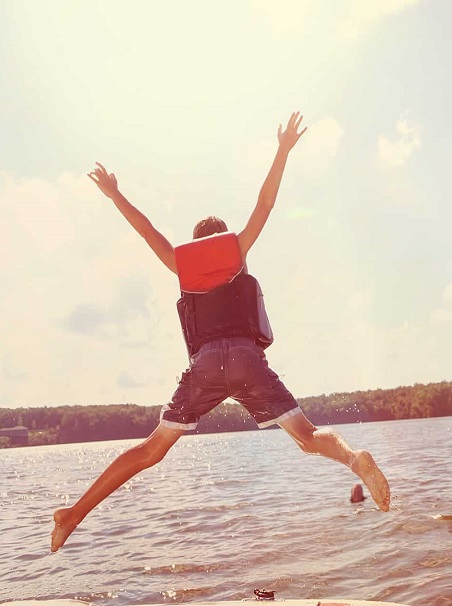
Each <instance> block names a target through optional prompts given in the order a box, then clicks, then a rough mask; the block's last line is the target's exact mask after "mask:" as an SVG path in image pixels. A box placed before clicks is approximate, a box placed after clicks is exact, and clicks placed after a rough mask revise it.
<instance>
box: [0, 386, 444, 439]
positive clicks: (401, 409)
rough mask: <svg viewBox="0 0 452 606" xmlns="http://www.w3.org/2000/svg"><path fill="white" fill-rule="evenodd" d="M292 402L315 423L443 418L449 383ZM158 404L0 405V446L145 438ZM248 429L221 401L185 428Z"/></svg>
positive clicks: (236, 409) (247, 421)
mask: <svg viewBox="0 0 452 606" xmlns="http://www.w3.org/2000/svg"><path fill="white" fill-rule="evenodd" d="M297 401H298V403H299V405H300V406H301V408H302V409H303V411H304V413H305V414H306V416H307V417H308V418H309V419H310V420H311V421H312V423H314V424H316V425H340V424H342V423H366V422H372V421H394V420H400V419H420V418H430V417H445V416H452V382H447V381H443V382H441V383H428V384H426V385H424V384H420V383H416V384H415V385H412V386H407V387H397V388H394V389H375V390H368V391H355V392H351V393H333V394H330V395H328V396H326V395H320V396H311V397H307V398H298V399H297ZM160 409H161V406H160V405H159V406H138V405H136V404H106V405H73V406H68V405H65V406H55V407H47V406H44V407H36V408H34V407H31V408H25V407H24V408H15V409H11V408H2V409H0V448H13V447H24V446H41V445H46V444H48V445H51V444H70V443H80V442H98V441H106V440H127V439H140V438H145V437H146V436H148V435H149V434H150V433H151V432H152V431H153V430H154V429H155V428H156V427H157V425H158V422H159V416H160ZM14 430H16V431H15V432H14ZM253 430H257V426H256V424H255V422H254V420H253V419H252V418H251V417H250V416H249V415H248V413H247V412H246V410H245V409H244V408H243V407H242V406H240V405H237V404H235V403H223V404H220V405H219V406H217V408H215V409H214V410H213V411H212V412H211V413H209V414H208V415H206V416H205V417H202V419H201V420H200V423H199V425H198V429H197V430H196V431H195V432H189V433H191V434H193V433H197V434H207V433H224V432H235V431H253ZM1 434H7V435H1Z"/></svg>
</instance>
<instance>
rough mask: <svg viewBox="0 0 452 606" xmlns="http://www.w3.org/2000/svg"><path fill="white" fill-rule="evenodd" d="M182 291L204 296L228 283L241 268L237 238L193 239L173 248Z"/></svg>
mask: <svg viewBox="0 0 452 606" xmlns="http://www.w3.org/2000/svg"><path fill="white" fill-rule="evenodd" d="M174 252H175V255H176V267H177V275H178V277H179V284H180V289H181V290H182V291H183V292H190V293H205V292H209V291H210V290H212V289H213V288H216V287H217V286H221V285H222V284H228V283H229V282H231V281H232V280H233V279H234V278H235V277H236V276H237V275H238V274H239V273H240V272H241V271H242V269H243V262H242V255H241V253H240V247H239V241H238V238H237V235H236V234H234V233H232V232H223V233H220V234H213V235H212V236H206V237H205V238H197V239H196V240H192V241H191V242H188V243H187V244H181V245H180V246H176V248H175V249H174Z"/></svg>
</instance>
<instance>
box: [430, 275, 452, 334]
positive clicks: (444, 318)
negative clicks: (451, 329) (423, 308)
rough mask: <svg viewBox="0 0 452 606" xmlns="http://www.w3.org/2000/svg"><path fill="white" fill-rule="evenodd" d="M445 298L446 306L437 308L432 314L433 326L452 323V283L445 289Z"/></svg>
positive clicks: (431, 321)
mask: <svg viewBox="0 0 452 606" xmlns="http://www.w3.org/2000/svg"><path fill="white" fill-rule="evenodd" d="M443 300H444V302H445V303H446V307H440V308H438V309H435V310H434V311H433V312H432V313H431V314H430V323H431V324H432V325H433V326H441V325H444V324H452V283H451V284H448V285H447V286H446V288H445V289H444V291H443Z"/></svg>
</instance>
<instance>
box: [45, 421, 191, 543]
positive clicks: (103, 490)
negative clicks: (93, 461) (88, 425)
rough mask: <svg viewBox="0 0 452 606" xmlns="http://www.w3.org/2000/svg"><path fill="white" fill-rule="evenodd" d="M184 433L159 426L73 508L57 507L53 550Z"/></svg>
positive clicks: (164, 453)
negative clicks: (106, 499)
mask: <svg viewBox="0 0 452 606" xmlns="http://www.w3.org/2000/svg"><path fill="white" fill-rule="evenodd" d="M183 433H184V431H183V430H181V429H170V428H168V427H165V426H163V425H159V426H158V427H157V429H155V431H154V432H153V433H152V434H151V435H150V436H149V437H148V438H147V439H146V440H145V441H144V442H142V443H141V444H138V446H135V447H134V448H130V449H129V450H126V452H124V453H122V454H121V455H119V457H117V458H116V459H115V460H114V461H113V463H112V464H111V465H110V466H109V467H107V469H106V470H105V471H104V472H103V473H102V474H101V475H100V476H99V477H98V478H97V480H96V481H95V482H94V484H93V485H92V486H90V488H88V490H87V491H86V492H85V494H84V495H83V496H82V497H81V498H80V499H79V500H78V501H77V502H76V503H75V504H74V505H73V506H72V507H67V508H64V509H57V510H56V511H55V513H54V515H53V519H54V520H55V528H54V530H53V532H52V545H51V550H52V551H58V549H59V548H60V547H62V546H63V545H64V543H65V541H66V539H67V538H68V537H69V535H70V534H71V533H72V532H73V531H74V530H75V528H76V527H77V525H78V524H80V522H81V521H82V520H83V518H84V517H85V516H87V515H88V513H89V512H90V511H91V510H92V509H94V507H96V505H98V504H99V503H100V502H101V501H103V500H104V499H105V498H106V497H108V495H110V494H111V493H112V492H113V491H115V490H116V489H117V488H119V487H120V486H122V484H124V483H125V482H127V481H128V480H130V478H131V477H132V476H134V475H136V474H137V473H139V472H140V471H143V469H146V468H147V467H152V466H153V465H156V463H159V461H161V460H162V459H163V457H164V456H165V455H166V453H167V452H168V450H169V449H170V448H171V446H173V445H174V444H175V443H176V442H177V440H178V439H179V438H180V436H181V435H182V434H183Z"/></svg>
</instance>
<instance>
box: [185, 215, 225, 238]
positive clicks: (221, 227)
mask: <svg viewBox="0 0 452 606" xmlns="http://www.w3.org/2000/svg"><path fill="white" fill-rule="evenodd" d="M225 231H228V228H227V225H226V223H225V222H224V221H223V220H222V219H219V218H218V217H215V216H214V215H210V216H209V217H206V218H205V219H201V221H198V223H196V225H195V227H194V229H193V239H194V240H195V239H197V238H205V237H206V236H211V235H212V234H221V233H223V232H225Z"/></svg>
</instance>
